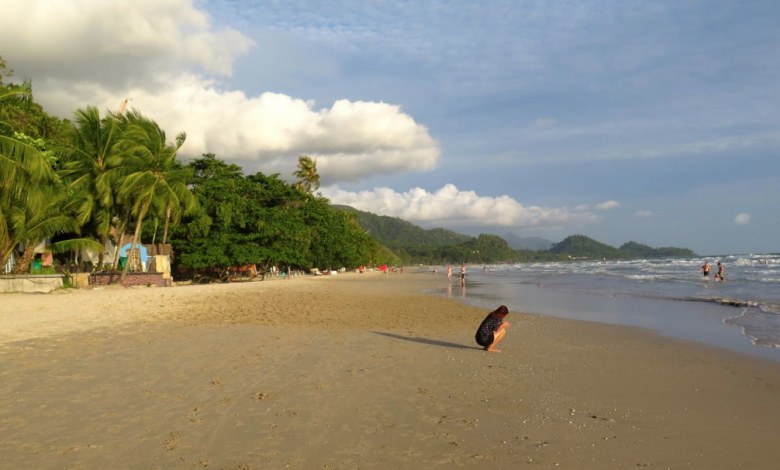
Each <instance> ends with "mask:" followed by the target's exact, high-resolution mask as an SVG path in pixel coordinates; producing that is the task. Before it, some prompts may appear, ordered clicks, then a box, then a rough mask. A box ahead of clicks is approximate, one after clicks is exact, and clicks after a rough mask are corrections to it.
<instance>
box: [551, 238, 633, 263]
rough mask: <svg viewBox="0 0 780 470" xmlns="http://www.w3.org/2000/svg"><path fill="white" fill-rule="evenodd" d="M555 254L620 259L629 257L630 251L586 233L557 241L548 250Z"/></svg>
mask: <svg viewBox="0 0 780 470" xmlns="http://www.w3.org/2000/svg"><path fill="white" fill-rule="evenodd" d="M548 251H549V252H550V253H554V254H566V255H570V256H572V257H576V258H581V257H584V258H588V259H600V258H607V259H620V258H628V257H630V255H629V254H628V253H625V252H622V251H620V250H618V249H617V248H615V247H614V246H610V245H607V244H606V243H601V242H597V241H596V240H594V239H592V238H590V237H586V236H585V235H570V236H568V237H566V238H564V239H563V241H561V242H559V243H556V244H554V245H553V246H552V248H550V249H549V250H548Z"/></svg>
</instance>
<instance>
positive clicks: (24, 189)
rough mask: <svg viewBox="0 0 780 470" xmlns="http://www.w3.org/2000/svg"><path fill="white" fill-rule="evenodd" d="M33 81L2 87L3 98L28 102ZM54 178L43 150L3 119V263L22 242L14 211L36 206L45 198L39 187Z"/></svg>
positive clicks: (0, 141)
mask: <svg viewBox="0 0 780 470" xmlns="http://www.w3.org/2000/svg"><path fill="white" fill-rule="evenodd" d="M30 97H31V93H30V87H29V84H25V85H24V86H9V87H5V88H3V89H0V101H4V100H20V101H28V100H29V99H30ZM50 177H51V168H50V167H49V165H48V164H47V163H46V161H45V160H44V158H43V156H42V155H41V153H40V152H39V151H38V150H37V149H36V148H35V147H33V146H31V145H28V144H26V143H24V142H22V141H20V140H19V139H17V138H16V137H15V136H14V133H13V131H12V129H11V125H10V124H8V123H6V122H3V121H0V266H5V264H6V262H7V261H8V258H9V257H10V256H11V253H12V252H13V249H14V247H15V246H16V244H17V243H18V240H16V238H15V236H14V233H13V232H14V225H13V224H14V222H13V218H14V211H15V210H17V209H18V208H19V207H31V208H33V209H35V208H36V206H37V205H38V204H40V202H41V200H40V198H39V197H37V192H36V191H35V189H36V188H38V187H39V185H40V183H41V182H42V181H44V180H46V179H48V178H50Z"/></svg>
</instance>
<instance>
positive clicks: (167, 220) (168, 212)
mask: <svg viewBox="0 0 780 470" xmlns="http://www.w3.org/2000/svg"><path fill="white" fill-rule="evenodd" d="M170 222H171V205H170V204H168V207H166V208H165V229H164V230H163V242H162V250H160V254H163V250H164V249H165V244H166V243H167V242H168V226H169V224H170Z"/></svg>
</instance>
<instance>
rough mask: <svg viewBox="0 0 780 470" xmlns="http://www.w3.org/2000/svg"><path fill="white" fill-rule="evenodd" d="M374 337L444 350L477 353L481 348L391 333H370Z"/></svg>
mask: <svg viewBox="0 0 780 470" xmlns="http://www.w3.org/2000/svg"><path fill="white" fill-rule="evenodd" d="M372 333H374V334H375V335H382V336H387V337H388V338H395V339H402V340H404V341H411V342H413V343H422V344H430V345H432V346H443V347H445V348H455V349H476V350H477V351H481V350H482V348H478V347H473V346H465V345H463V344H458V343H448V342H447V341H438V340H435V339H428V338H415V337H409V336H401V335H396V334H393V333H384V332H381V331H372Z"/></svg>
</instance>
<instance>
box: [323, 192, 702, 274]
mask: <svg viewBox="0 0 780 470" xmlns="http://www.w3.org/2000/svg"><path fill="white" fill-rule="evenodd" d="M333 207H334V208H335V209H338V210H343V211H349V212H353V213H355V214H356V218H357V222H358V224H360V226H361V227H362V228H363V230H365V231H366V232H367V233H368V234H369V235H371V236H372V237H373V238H374V239H375V240H377V241H378V242H379V243H380V244H381V245H383V246H384V247H386V249H387V250H389V251H390V252H392V253H393V254H394V256H395V257H396V261H397V262H398V263H400V264H418V263H429V264H439V263H443V262H447V263H453V264H457V263H502V262H506V263H517V262H529V261H568V260H571V259H599V260H600V259H608V260H615V259H635V258H664V257H692V256H696V253H694V252H693V251H692V250H689V249H687V248H675V247H661V248H653V247H650V246H648V245H643V244H641V243H637V242H634V241H630V242H627V243H624V244H623V245H621V246H620V248H615V247H614V246H611V245H607V244H605V243H601V242H599V241H596V240H594V239H592V238H590V237H586V236H585V235H570V236H568V237H566V238H565V239H563V240H562V241H560V242H558V243H555V242H552V241H551V240H547V239H544V238H540V237H526V238H523V237H520V236H518V235H517V234H515V233H512V232H510V233H507V234H506V235H504V236H503V237H499V236H497V235H489V234H488V235H485V234H483V235H480V236H479V237H470V236H468V235H463V234H461V233H457V232H454V231H452V230H447V229H443V228H434V229H429V230H426V229H423V228H421V227H418V226H417V225H414V224H412V223H411V222H407V221H405V220H401V219H399V218H397V217H387V216H383V215H376V214H372V213H370V212H364V211H360V210H357V209H355V208H353V207H349V206H342V205H334V206H333Z"/></svg>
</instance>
